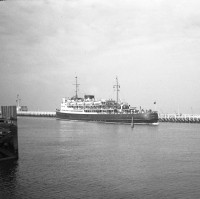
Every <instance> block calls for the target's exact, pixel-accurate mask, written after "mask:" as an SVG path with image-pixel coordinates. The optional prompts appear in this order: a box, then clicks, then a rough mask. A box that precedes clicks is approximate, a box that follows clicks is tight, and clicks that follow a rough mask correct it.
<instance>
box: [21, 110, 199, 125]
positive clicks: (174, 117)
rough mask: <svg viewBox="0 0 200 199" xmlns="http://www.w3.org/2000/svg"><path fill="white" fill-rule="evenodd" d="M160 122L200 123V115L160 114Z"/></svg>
mask: <svg viewBox="0 0 200 199" xmlns="http://www.w3.org/2000/svg"><path fill="white" fill-rule="evenodd" d="M17 116H22V117H23V116H24V117H56V112H50V111H17ZM159 122H177V123H200V115H198V114H159Z"/></svg>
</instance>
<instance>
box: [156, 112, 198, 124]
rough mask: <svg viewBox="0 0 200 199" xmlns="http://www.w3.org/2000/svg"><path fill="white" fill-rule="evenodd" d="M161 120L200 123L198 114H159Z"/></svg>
mask: <svg viewBox="0 0 200 199" xmlns="http://www.w3.org/2000/svg"><path fill="white" fill-rule="evenodd" d="M159 122H177V123H200V115H196V114H159Z"/></svg>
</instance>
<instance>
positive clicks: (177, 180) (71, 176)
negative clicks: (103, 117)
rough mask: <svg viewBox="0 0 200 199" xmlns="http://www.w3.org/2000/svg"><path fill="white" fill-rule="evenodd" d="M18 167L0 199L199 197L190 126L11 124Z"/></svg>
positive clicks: (198, 139) (197, 145)
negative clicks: (15, 134)
mask: <svg viewBox="0 0 200 199" xmlns="http://www.w3.org/2000/svg"><path fill="white" fill-rule="evenodd" d="M18 123H19V154H20V157H19V160H18V162H9V163H8V162H7V163H4V164H1V165H0V198H199V196H200V186H199V184H200V169H199V164H200V134H199V125H198V124H169V123H168V124H167V123H161V124H160V125H159V126H145V125H144V126H143V125H141V126H137V125H135V127H134V129H131V126H130V125H116V124H104V123H92V122H75V121H62V120H55V119H53V118H19V121H18Z"/></svg>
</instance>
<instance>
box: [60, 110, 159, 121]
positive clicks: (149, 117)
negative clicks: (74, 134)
mask: <svg viewBox="0 0 200 199" xmlns="http://www.w3.org/2000/svg"><path fill="white" fill-rule="evenodd" d="M132 117H133V122H134V123H135V124H152V123H158V114H157V113H139V114H72V113H62V112H56V118H57V119H65V120H81V121H96V122H106V123H123V124H130V123H131V122H132Z"/></svg>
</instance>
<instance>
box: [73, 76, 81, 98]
mask: <svg viewBox="0 0 200 199" xmlns="http://www.w3.org/2000/svg"><path fill="white" fill-rule="evenodd" d="M75 79H76V82H75V84H74V85H75V86H76V90H75V98H76V99H77V98H78V86H79V85H80V84H78V81H77V76H76V77H75Z"/></svg>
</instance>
